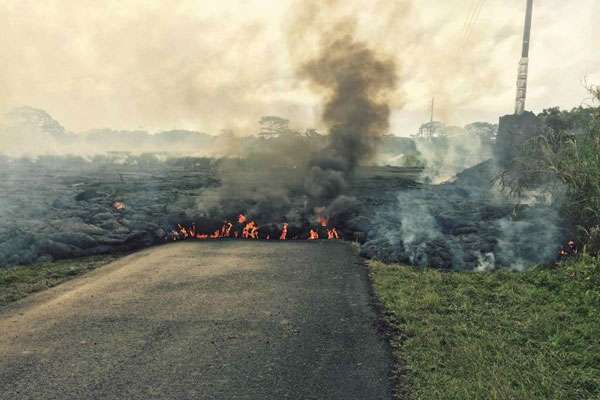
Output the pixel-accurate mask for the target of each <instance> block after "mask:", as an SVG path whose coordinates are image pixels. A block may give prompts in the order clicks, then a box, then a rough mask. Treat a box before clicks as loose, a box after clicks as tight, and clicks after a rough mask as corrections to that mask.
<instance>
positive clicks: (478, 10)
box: [464, 0, 487, 42]
mask: <svg viewBox="0 0 600 400" xmlns="http://www.w3.org/2000/svg"><path fill="white" fill-rule="evenodd" d="M486 1H487V0H479V3H478V4H477V7H476V10H475V13H474V14H473V18H472V19H471V23H470V24H469V26H468V30H467V31H466V33H465V38H464V40H465V42H467V41H468V40H469V38H470V37H471V34H472V33H473V28H474V27H475V26H476V25H477V21H478V20H479V16H480V15H481V10H482V9H483V6H484V5H485V2H486Z"/></svg>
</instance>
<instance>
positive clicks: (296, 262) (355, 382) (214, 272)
mask: <svg viewBox="0 0 600 400" xmlns="http://www.w3.org/2000/svg"><path fill="white" fill-rule="evenodd" d="M375 321H376V315H375V312H374V310H373V307H372V305H371V297H370V295H369V289H368V281H367V274H366V270H365V267H364V266H363V265H361V264H360V261H359V260H358V259H357V257H356V256H355V255H354V254H353V251H352V249H351V246H350V245H348V244H346V243H341V242H326V241H319V242H271V243H269V242H242V241H237V242H234V241H222V242H181V243H174V244H170V245H166V246H161V247H157V248H153V249H149V250H146V251H142V252H140V253H137V254H133V255H131V256H128V257H126V258H124V259H121V260H119V261H117V262H114V263H112V264H109V265H107V266H105V267H102V268H100V269H98V270H96V271H93V272H91V273H89V274H87V275H85V276H83V277H80V278H77V279H74V280H72V281H69V282H67V283H64V284H62V285H59V286H57V287H55V288H53V289H50V290H47V291H45V292H41V293H38V294H36V295H33V296H31V297H29V298H27V299H25V300H23V301H20V302H17V303H13V304H12V305H9V306H7V307H5V308H3V309H0V399H11V400H18V399H44V400H50V399H61V400H62V399H77V400H82V399H101V400H107V399H127V400H128V399H144V400H148V399H344V400H351V399H369V400H374V399H391V397H392V394H391V384H390V381H389V379H388V377H389V374H390V369H391V359H390V354H389V349H388V347H387V344H386V342H385V341H384V340H383V339H382V338H381V337H379V336H378V335H377V333H376V328H375Z"/></svg>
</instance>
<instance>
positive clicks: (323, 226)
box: [169, 214, 341, 240]
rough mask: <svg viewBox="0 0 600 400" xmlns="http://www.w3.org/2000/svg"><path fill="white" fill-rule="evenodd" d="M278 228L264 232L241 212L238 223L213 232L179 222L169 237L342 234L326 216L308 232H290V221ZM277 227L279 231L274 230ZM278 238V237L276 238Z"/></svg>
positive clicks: (331, 237)
mask: <svg viewBox="0 0 600 400" xmlns="http://www.w3.org/2000/svg"><path fill="white" fill-rule="evenodd" d="M275 226H276V227H277V228H273V226H271V229H265V230H264V233H262V232H261V228H260V227H259V226H258V224H257V223H256V222H255V221H252V220H249V219H248V218H247V217H246V216H245V215H244V214H240V215H239V216H238V218H237V224H234V223H232V222H229V221H226V222H225V223H224V224H223V226H222V227H221V228H220V229H217V230H215V231H214V232H212V233H204V232H200V231H199V230H198V229H197V228H196V224H192V225H191V226H183V225H181V224H178V225H177V227H176V228H175V229H173V230H172V231H171V234H170V235H169V239H171V240H186V239H198V240H210V239H247V240H271V237H273V238H278V240H290V239H291V240H318V239H327V240H339V239H341V235H340V234H339V232H338V230H337V229H336V228H333V227H331V228H330V227H328V221H327V219H325V218H320V219H319V226H318V227H314V228H311V229H309V231H308V233H302V232H299V233H297V234H295V235H291V234H290V226H289V224H288V223H283V224H281V227H280V228H279V225H275ZM273 229H276V230H277V232H275V231H273ZM275 240H277V239H275Z"/></svg>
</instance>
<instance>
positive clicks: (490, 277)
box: [370, 258, 600, 400]
mask: <svg viewBox="0 0 600 400" xmlns="http://www.w3.org/2000/svg"><path fill="white" fill-rule="evenodd" d="M599 261H600V260H598V259H596V260H594V259H592V258H587V259H586V260H583V261H581V262H580V263H578V264H576V263H572V264H571V265H562V266H558V267H556V268H553V269H535V270H532V271H529V272H524V273H517V272H490V273H441V272H438V271H435V270H430V269H415V268H409V267H399V266H393V265H384V264H381V263H379V262H371V263H370V269H371V276H372V279H373V283H374V286H375V290H376V293H377V296H378V297H379V300H380V301H381V303H382V305H383V306H384V308H385V309H386V319H387V322H388V324H389V326H390V328H391V331H392V347H393V351H394V355H395V357H396V358H397V359H398V361H399V365H400V366H401V367H403V368H400V370H401V371H402V370H403V371H404V372H402V373H401V375H402V376H403V378H402V381H403V382H404V386H407V387H404V388H400V389H399V391H400V392H407V393H408V396H407V398H414V399H423V400H435V399H457V400H458V399H460V400H466V399H486V400H487V399H527V400H530V399H564V400H567V399H600V290H599V287H598V286H596V285H597V283H598V282H597V281H594V276H595V277H598V276H600V274H598V269H600V268H599V267H598V265H599V264H600V262H599ZM590 265H592V266H591V267H590ZM592 273H594V274H595V275H593V274H592Z"/></svg>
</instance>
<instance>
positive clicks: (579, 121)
mask: <svg viewBox="0 0 600 400" xmlns="http://www.w3.org/2000/svg"><path fill="white" fill-rule="evenodd" d="M590 92H591V93H592V94H593V95H594V96H595V97H594V98H595V99H596V101H600V89H598V88H591V89H590ZM539 118H541V119H542V120H543V121H544V122H545V125H546V129H545V130H544V132H543V133H542V134H541V135H539V136H536V137H534V138H532V139H530V140H528V141H526V142H525V143H524V145H523V146H522V147H521V149H520V151H519V152H518V154H516V156H515V157H514V158H513V160H512V164H511V165H510V167H508V168H507V169H506V170H505V171H503V172H502V174H501V175H500V177H499V180H500V183H501V184H502V186H503V187H504V188H506V189H508V190H509V191H510V192H511V193H512V194H513V195H515V196H520V197H522V196H523V195H524V194H526V193H527V192H531V191H535V192H537V193H544V194H547V195H549V196H550V197H551V198H552V201H554V202H560V204H561V209H562V213H563V216H564V218H565V221H566V223H567V224H568V225H570V226H571V227H572V229H573V232H574V234H576V235H577V239H578V241H579V242H580V243H583V244H585V245H586V246H587V250H589V251H590V252H592V253H597V252H598V251H600V109H599V108H581V107H579V108H576V109H574V110H572V111H571V112H564V111H559V110H558V109H550V110H545V111H544V112H543V113H542V114H540V115H539Z"/></svg>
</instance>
